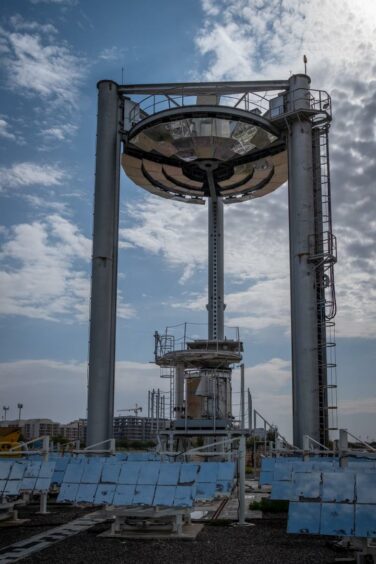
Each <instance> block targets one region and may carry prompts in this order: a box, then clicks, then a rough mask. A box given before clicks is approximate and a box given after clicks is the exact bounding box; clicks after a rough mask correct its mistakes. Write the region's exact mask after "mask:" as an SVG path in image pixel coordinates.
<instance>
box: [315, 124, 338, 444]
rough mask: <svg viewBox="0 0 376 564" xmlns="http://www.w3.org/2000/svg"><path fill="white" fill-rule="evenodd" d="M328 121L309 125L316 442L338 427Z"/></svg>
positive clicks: (334, 245) (334, 244)
mask: <svg viewBox="0 0 376 564" xmlns="http://www.w3.org/2000/svg"><path fill="white" fill-rule="evenodd" d="M328 131H329V124H328V123H326V124H324V125H320V126H316V127H314V128H313V131H312V133H313V146H312V149H313V165H314V166H313V176H314V206H315V233H314V234H313V235H312V236H311V238H310V261H311V262H313V263H314V264H315V268H316V289H317V320H318V326H317V329H318V340H317V342H318V346H317V354H318V371H319V406H320V442H322V443H323V444H327V443H328V440H329V431H332V430H336V429H337V428H338V421H337V373H336V367H337V363H336V342H335V322H334V317H335V315H336V310H337V307H336V295H335V283H334V264H335V263H336V262H337V241H336V237H335V236H334V235H333V231H332V211H331V194H330V188H331V187H330V169H329V139H328Z"/></svg>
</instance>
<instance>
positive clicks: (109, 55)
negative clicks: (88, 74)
mask: <svg viewBox="0 0 376 564" xmlns="http://www.w3.org/2000/svg"><path fill="white" fill-rule="evenodd" d="M124 53H125V51H124V49H120V48H119V47H117V46H116V45H113V46H112V47H107V48H106V49H103V50H102V51H101V52H100V53H99V55H98V58H99V59H102V60H103V61H109V62H112V61H119V60H121V59H123V58H124Z"/></svg>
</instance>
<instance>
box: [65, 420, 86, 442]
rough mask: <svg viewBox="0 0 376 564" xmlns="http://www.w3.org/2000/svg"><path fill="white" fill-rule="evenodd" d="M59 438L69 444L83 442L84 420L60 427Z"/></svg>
mask: <svg viewBox="0 0 376 564" xmlns="http://www.w3.org/2000/svg"><path fill="white" fill-rule="evenodd" d="M60 436H61V437H64V439H67V440H68V441H69V442H74V441H78V440H79V441H80V442H85V439H86V419H76V420H75V421H71V422H70V423H66V424H64V425H60Z"/></svg>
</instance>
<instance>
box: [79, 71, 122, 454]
mask: <svg viewBox="0 0 376 564" xmlns="http://www.w3.org/2000/svg"><path fill="white" fill-rule="evenodd" d="M122 119H123V118H122V102H121V98H120V97H119V95H118V87H117V84H115V82H112V81H101V82H99V83H98V121H97V151H96V169H95V200H94V229H93V257H92V280H91V312H90V349H89V382H88V421H87V441H86V443H87V445H88V446H90V445H93V444H96V443H99V442H102V441H105V440H107V439H110V438H112V437H113V417H114V380H115V333H116V293H117V256H118V232H119V184H120V130H121V129H122Z"/></svg>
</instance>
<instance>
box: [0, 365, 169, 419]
mask: <svg viewBox="0 0 376 564" xmlns="http://www.w3.org/2000/svg"><path fill="white" fill-rule="evenodd" d="M0 379H1V382H2V386H1V397H2V401H4V402H5V403H6V405H8V404H9V405H10V408H11V409H10V411H9V413H8V418H12V417H14V418H16V413H17V412H16V405H17V403H18V402H22V403H23V404H24V408H23V411H22V415H23V417H24V418H39V417H48V418H51V419H52V420H54V421H58V422H60V423H67V422H68V421H72V420H73V419H77V418H78V417H86V404H87V363H86V362H75V361H71V362H61V361H57V360H52V359H37V360H17V361H14V362H3V363H0ZM159 384H160V378H159V368H158V367H156V366H153V365H151V364H148V363H139V362H128V361H120V362H117V363H116V401H115V414H117V410H118V409H127V408H130V407H132V406H133V405H134V404H135V403H136V402H137V403H138V404H141V405H142V406H143V408H144V410H143V415H144V414H145V415H147V390H148V389H151V388H157V387H158V386H159ZM41 390H42V392H41Z"/></svg>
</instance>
